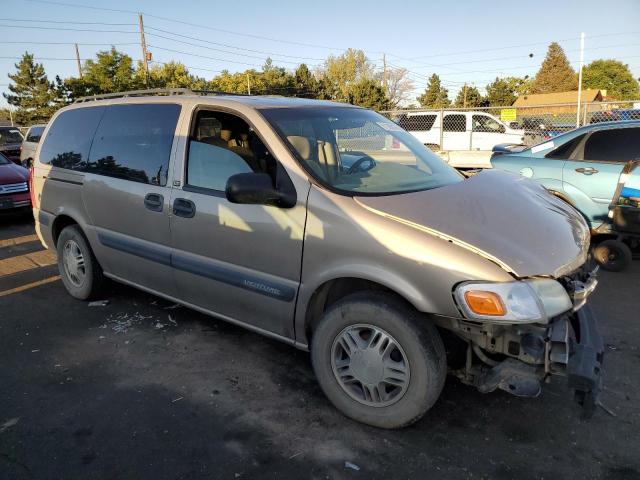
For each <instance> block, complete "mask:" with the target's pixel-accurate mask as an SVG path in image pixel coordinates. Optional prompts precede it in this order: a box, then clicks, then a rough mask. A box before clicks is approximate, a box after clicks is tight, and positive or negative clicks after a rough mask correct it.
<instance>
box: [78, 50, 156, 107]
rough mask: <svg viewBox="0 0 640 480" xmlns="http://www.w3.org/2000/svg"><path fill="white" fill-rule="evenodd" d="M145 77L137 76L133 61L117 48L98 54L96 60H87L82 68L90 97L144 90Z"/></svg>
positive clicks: (84, 82)
mask: <svg viewBox="0 0 640 480" xmlns="http://www.w3.org/2000/svg"><path fill="white" fill-rule="evenodd" d="M143 78H144V77H143V76H142V78H141V76H140V75H136V74H135V69H134V68H133V60H132V59H131V57H130V56H129V55H127V54H126V53H122V52H119V51H117V50H116V49H115V47H111V50H105V51H102V52H98V53H97V54H96V59H95V60H87V61H86V62H84V65H83V66H82V79H78V80H79V81H80V83H81V84H84V86H85V89H86V91H87V92H88V94H89V95H92V94H99V93H115V92H123V91H126V90H135V89H137V88H143V87H144V82H143Z"/></svg>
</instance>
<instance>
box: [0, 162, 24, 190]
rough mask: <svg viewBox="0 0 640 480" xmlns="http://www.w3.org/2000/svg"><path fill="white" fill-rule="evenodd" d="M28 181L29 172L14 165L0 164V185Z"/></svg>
mask: <svg viewBox="0 0 640 480" xmlns="http://www.w3.org/2000/svg"><path fill="white" fill-rule="evenodd" d="M28 179H29V170H27V169H26V168H24V167H20V166H19V165H16V164H15V163H9V164H7V165H5V164H0V185H5V184H7V183H22V182H26V181H27V180H28Z"/></svg>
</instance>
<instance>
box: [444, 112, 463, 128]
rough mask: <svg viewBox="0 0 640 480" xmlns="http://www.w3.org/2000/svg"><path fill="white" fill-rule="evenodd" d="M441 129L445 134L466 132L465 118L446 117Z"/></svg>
mask: <svg viewBox="0 0 640 480" xmlns="http://www.w3.org/2000/svg"><path fill="white" fill-rule="evenodd" d="M443 128H444V131H445V132H466V131H467V117H466V116H465V115H446V116H445V117H444V122H443Z"/></svg>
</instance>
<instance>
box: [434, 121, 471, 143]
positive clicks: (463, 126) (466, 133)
mask: <svg viewBox="0 0 640 480" xmlns="http://www.w3.org/2000/svg"><path fill="white" fill-rule="evenodd" d="M442 129H443V133H442V145H441V146H440V147H441V149H442V150H469V149H470V148H471V131H470V129H469V126H468V125H467V114H465V113H445V115H444V119H443V120H442Z"/></svg>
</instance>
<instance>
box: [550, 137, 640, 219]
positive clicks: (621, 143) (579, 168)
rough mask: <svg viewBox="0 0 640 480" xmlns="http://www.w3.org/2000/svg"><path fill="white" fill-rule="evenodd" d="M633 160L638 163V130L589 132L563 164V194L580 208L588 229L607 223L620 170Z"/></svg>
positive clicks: (639, 139)
mask: <svg viewBox="0 0 640 480" xmlns="http://www.w3.org/2000/svg"><path fill="white" fill-rule="evenodd" d="M634 159H640V128H639V127H629V128H617V129H612V130H599V131H595V132H592V133H591V134H588V135H586V136H585V138H584V139H583V141H582V142H581V144H580V145H579V146H578V147H577V148H576V150H575V151H574V153H573V154H572V155H571V157H570V158H569V159H568V160H567V161H566V162H565V164H564V170H563V178H562V180H563V187H564V190H565V192H566V193H567V194H569V196H571V197H572V198H576V199H579V200H580V201H581V202H580V203H581V204H584V207H581V210H583V213H585V214H586V216H587V217H588V219H589V220H590V222H591V224H592V227H594V228H595V227H598V226H599V225H600V224H602V222H604V221H605V220H606V219H607V214H608V211H609V203H610V202H611V198H612V197H613V194H614V192H615V189H616V185H617V183H618V178H619V176H620V173H621V171H622V168H623V166H624V164H625V163H626V162H628V161H629V160H634Z"/></svg>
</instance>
